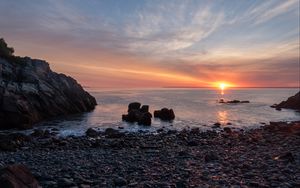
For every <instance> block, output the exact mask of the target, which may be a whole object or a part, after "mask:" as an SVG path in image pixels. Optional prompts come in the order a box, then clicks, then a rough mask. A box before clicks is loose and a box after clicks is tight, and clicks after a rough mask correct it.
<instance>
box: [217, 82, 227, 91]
mask: <svg viewBox="0 0 300 188" xmlns="http://www.w3.org/2000/svg"><path fill="white" fill-rule="evenodd" d="M226 87H227V84H225V83H219V88H220V89H221V90H224V89H225V88H226Z"/></svg>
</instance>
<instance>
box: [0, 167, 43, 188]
mask: <svg viewBox="0 0 300 188" xmlns="http://www.w3.org/2000/svg"><path fill="white" fill-rule="evenodd" d="M0 187H5V188H21V187H28V188H38V187H40V186H39V183H38V181H37V180H36V179H35V178H34V177H33V175H32V174H31V172H30V171H29V169H28V168H27V167H26V166H24V165H10V166H7V167H5V168H3V169H1V171H0Z"/></svg>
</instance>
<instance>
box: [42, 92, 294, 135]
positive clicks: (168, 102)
mask: <svg viewBox="0 0 300 188" xmlns="http://www.w3.org/2000/svg"><path fill="white" fill-rule="evenodd" d="M297 91H298V90H297V89H286V88H284V89H277V88H276V89H238V90H237V89H229V90H226V91H225V94H224V95H223V96H222V95H221V94H220V91H218V90H213V89H143V90H103V89H102V90H101V89H98V90H97V89H89V92H91V94H92V95H93V96H95V97H96V99H97V102H98V106H97V107H96V109H95V110H94V111H92V112H89V113H84V114H78V115H71V116H68V117H61V118H55V119H53V120H49V121H46V122H42V123H39V124H38V125H41V126H46V127H59V128H60V132H61V133H60V134H61V135H81V134H83V133H84V131H85V130H86V129H87V128H89V127H95V128H98V129H104V128H107V127H113V128H118V127H124V130H125V131H141V130H147V131H154V130H156V129H157V128H160V127H165V128H169V129H182V128H187V127H200V128H201V129H202V130H208V129H211V126H212V125H213V124H214V123H215V122H220V123H221V124H222V126H228V125H226V124H227V123H228V122H230V123H232V125H230V126H229V127H235V128H251V127H257V126H260V125H261V122H265V123H268V122H270V121H292V120H300V113H298V112H295V111H293V110H286V109H283V110H282V111H277V110H275V109H273V108H270V105H272V104H274V103H278V102H279V101H282V100H285V99H286V98H287V97H288V96H291V95H294V94H295V93H296V92H297ZM222 97H223V98H224V99H225V100H233V99H238V100H250V103H249V104H230V105H229V104H219V103H217V100H218V99H220V98H222ZM134 101H138V102H141V103H142V104H148V105H150V112H152V113H153V111H154V110H155V109H161V108H163V107H167V108H173V109H174V112H175V115H176V118H175V120H174V121H173V122H162V121H160V120H158V119H153V121H152V124H153V125H152V126H151V127H144V126H139V125H136V124H129V123H125V122H122V120H121V115H122V114H124V113H126V111H127V106H128V104H129V103H130V102H134Z"/></svg>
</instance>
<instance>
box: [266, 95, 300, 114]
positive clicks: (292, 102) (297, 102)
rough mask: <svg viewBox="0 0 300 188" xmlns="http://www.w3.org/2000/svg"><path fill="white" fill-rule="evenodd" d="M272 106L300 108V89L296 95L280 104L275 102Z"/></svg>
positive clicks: (277, 108) (276, 107)
mask: <svg viewBox="0 0 300 188" xmlns="http://www.w3.org/2000/svg"><path fill="white" fill-rule="evenodd" d="M271 107H273V108H275V109H276V110H279V109H280V108H288V109H295V110H300V91H299V92H298V93H296V94H295V95H294V96H291V97H289V98H288V99H287V100H286V101H282V102H281V103H279V104H277V105H276V104H274V105H272V106H271Z"/></svg>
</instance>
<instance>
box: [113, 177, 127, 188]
mask: <svg viewBox="0 0 300 188" xmlns="http://www.w3.org/2000/svg"><path fill="white" fill-rule="evenodd" d="M114 185H115V186H118V187H122V186H126V185H127V181H126V179H124V178H122V177H117V178H115V179H114Z"/></svg>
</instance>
